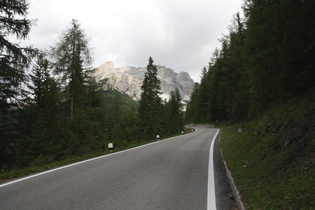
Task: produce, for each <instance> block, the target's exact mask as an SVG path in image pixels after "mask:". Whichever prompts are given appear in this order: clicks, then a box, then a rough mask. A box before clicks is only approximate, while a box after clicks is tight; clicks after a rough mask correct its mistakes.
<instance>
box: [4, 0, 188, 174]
mask: <svg viewBox="0 0 315 210" xmlns="http://www.w3.org/2000/svg"><path fill="white" fill-rule="evenodd" d="M29 6H30V5H29V3H28V1H26V0H16V1H3V2H2V5H1V7H0V27H1V30H2V31H3V33H0V42H1V44H0V66H1V69H0V177H4V178H1V179H6V178H12V177H14V176H15V175H12V174H14V173H16V174H17V176H20V175H21V174H28V173H33V172H37V171H41V170H44V169H47V168H51V167H55V166H59V165H62V164H66V163H68V162H73V161H77V160H82V159H85V158H89V157H92V156H95V155H99V154H104V151H105V150H106V148H107V145H108V143H113V144H114V145H115V149H116V151H117V150H121V149H125V148H129V147H132V146H136V145H141V144H144V143H147V142H150V141H152V140H155V139H156V136H157V135H159V136H160V137H161V138H164V137H166V136H172V135H177V134H180V133H181V132H182V131H183V130H184V120H183V116H184V115H183V109H182V106H183V105H182V103H181V96H180V94H179V91H178V90H176V89H175V90H174V91H173V92H171V96H170V99H169V100H168V101H162V100H161V99H160V97H159V94H161V92H160V81H159V79H158V78H157V67H156V66H155V65H154V64H153V59H152V58H151V57H150V58H149V63H148V65H147V72H146V74H145V77H144V82H143V85H142V87H141V90H142V94H141V99H140V101H134V100H132V99H131V98H130V97H128V96H126V95H125V94H124V93H121V92H119V91H118V90H113V89H109V88H108V87H107V88H106V87H104V84H103V83H102V81H101V82H96V81H95V78H93V77H92V76H91V75H92V72H93V70H94V69H93V68H92V67H91V62H92V59H93V58H92V52H91V51H92V50H91V48H90V46H89V39H88V38H87V35H86V34H85V31H84V29H82V27H81V25H80V23H79V21H78V20H72V21H71V22H70V24H69V26H68V27H67V28H66V29H65V31H64V32H63V33H62V34H61V35H60V36H59V39H58V40H57V42H56V44H55V46H52V47H51V49H50V50H46V51H45V52H41V51H39V50H38V49H34V48H33V47H32V46H29V47H23V46H22V45H21V43H12V42H11V39H10V36H12V37H15V38H16V39H17V40H19V41H20V40H24V39H26V38H27V36H28V34H29V32H30V29H31V27H32V26H33V25H34V24H35V23H34V21H32V20H29V19H27V13H28V9H29ZM2 31H1V32H2ZM148 57H149V56H148ZM24 170H25V171H26V172H23V171H24ZM8 174H9V175H8ZM10 174H11V175H12V176H11V175H10ZM7 175H8V176H7Z"/></svg>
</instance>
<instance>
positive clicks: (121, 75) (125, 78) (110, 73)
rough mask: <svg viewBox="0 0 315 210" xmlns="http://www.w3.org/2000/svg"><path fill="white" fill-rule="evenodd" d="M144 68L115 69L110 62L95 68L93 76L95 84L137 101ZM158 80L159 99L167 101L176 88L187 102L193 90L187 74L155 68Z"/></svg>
mask: <svg viewBox="0 0 315 210" xmlns="http://www.w3.org/2000/svg"><path fill="white" fill-rule="evenodd" d="M146 71H147V69H146V67H138V68H136V67H132V66H125V67H120V68H115V66H114V63H113V62H112V61H108V62H106V63H104V64H102V65H101V66H100V67H98V68H96V70H95V72H94V73H93V76H94V77H95V78H96V81H97V82H101V83H103V84H104V86H105V88H107V89H108V88H114V89H117V90H119V91H121V92H123V93H125V94H127V95H129V96H130V97H132V98H134V99H136V100H139V99H140V95H141V86H142V82H143V79H144V74H145V72H146ZM157 71H158V78H159V79H160V81H161V92H162V94H161V98H162V99H166V100H168V99H169V97H170V93H171V91H174V90H175V88H178V90H179V92H180V94H181V97H182V99H183V100H184V101H189V100H190V96H191V93H192V91H193V88H194V81H193V80H192V79H191V78H190V75H189V74H188V73H187V72H180V73H176V72H174V70H173V69H170V68H167V67H165V66H157Z"/></svg>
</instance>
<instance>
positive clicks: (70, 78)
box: [52, 20, 92, 116]
mask: <svg viewBox="0 0 315 210" xmlns="http://www.w3.org/2000/svg"><path fill="white" fill-rule="evenodd" d="M52 57H53V58H54V62H55V73H56V74H59V75H61V81H62V82H63V83H65V88H66V91H67V93H68V94H69V102H70V115H71V116H73V113H74V109H75V108H76V106H80V105H82V104H83V102H84V96H85V92H86V89H85V84H86V81H87V78H88V74H87V70H88V69H89V66H90V64H91V61H92V58H91V50H90V48H89V42H88V39H87V38H86V35H85V33H84V31H83V29H81V26H80V24H79V23H78V21H77V20H72V22H71V26H70V28H68V29H67V30H66V31H65V32H64V33H63V34H62V35H61V37H60V39H59V42H58V43H57V44H56V46H55V47H53V48H52Z"/></svg>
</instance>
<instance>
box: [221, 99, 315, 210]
mask: <svg viewBox="0 0 315 210" xmlns="http://www.w3.org/2000/svg"><path fill="white" fill-rule="evenodd" d="M313 96H314V95H312V96H310V95H309V96H305V97H301V98H298V99H294V100H292V101H291V102H290V103H287V104H286V105H285V106H280V105H279V106H277V105H275V106H274V107H273V108H270V109H268V110H266V112H265V113H263V114H262V115H261V116H260V117H259V118H257V119H255V120H253V121H251V122H247V123H243V124H240V125H234V126H230V127H224V128H223V129H222V133H221V142H220V144H221V148H222V150H223V155H224V158H225V160H226V162H227V165H228V167H229V169H230V171H231V173H232V175H233V178H234V181H235V184H236V185H237V187H238V189H239V191H240V193H241V195H242V200H243V202H244V204H245V206H246V207H247V208H248V209H312V208H314V207H315V200H314V195H315V103H314V98H315V97H313ZM239 127H242V129H243V132H242V133H238V131H237V130H238V128H239Z"/></svg>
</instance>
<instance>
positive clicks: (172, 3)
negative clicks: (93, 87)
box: [27, 0, 243, 82]
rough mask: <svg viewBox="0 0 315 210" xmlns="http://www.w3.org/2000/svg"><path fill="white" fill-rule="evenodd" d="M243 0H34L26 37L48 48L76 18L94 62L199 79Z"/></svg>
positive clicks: (95, 63) (97, 64) (31, 41)
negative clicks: (182, 73)
mask: <svg viewBox="0 0 315 210" xmlns="http://www.w3.org/2000/svg"><path fill="white" fill-rule="evenodd" d="M242 2H243V1H242V0H132V1H131V0H88V1H86V0H85V1H83V0H30V9H29V15H28V18H30V19H38V21H37V24H36V26H33V28H32V31H31V33H30V36H29V40H28V41H27V42H29V43H31V44H32V45H33V46H34V47H37V48H39V49H43V50H44V49H47V50H48V49H50V46H54V45H55V43H56V42H57V41H58V37H59V36H60V34H61V33H62V32H63V31H65V30H66V29H67V28H69V27H70V22H71V20H72V19H77V20H78V21H79V23H80V24H81V27H82V29H84V30H85V33H86V35H87V37H88V38H89V39H90V47H91V48H92V49H93V58H94V62H93V66H94V67H97V66H100V65H101V64H103V63H105V62H106V61H113V62H114V64H115V67H122V66H135V67H143V66H146V65H147V64H148V59H149V56H152V58H153V60H154V63H155V64H156V65H162V66H167V67H170V68H172V69H174V70H175V71H176V72H180V71H186V72H188V73H189V74H190V75H191V77H192V78H193V79H194V80H195V81H197V82H199V81H200V75H201V70H202V68H203V66H206V65H207V64H208V62H209V60H210V58H211V55H212V53H213V51H214V49H215V48H216V47H220V43H219V41H218V38H221V37H222V34H228V30H227V27H228V26H229V25H230V24H231V20H232V17H233V15H234V14H236V13H237V12H241V5H242Z"/></svg>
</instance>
